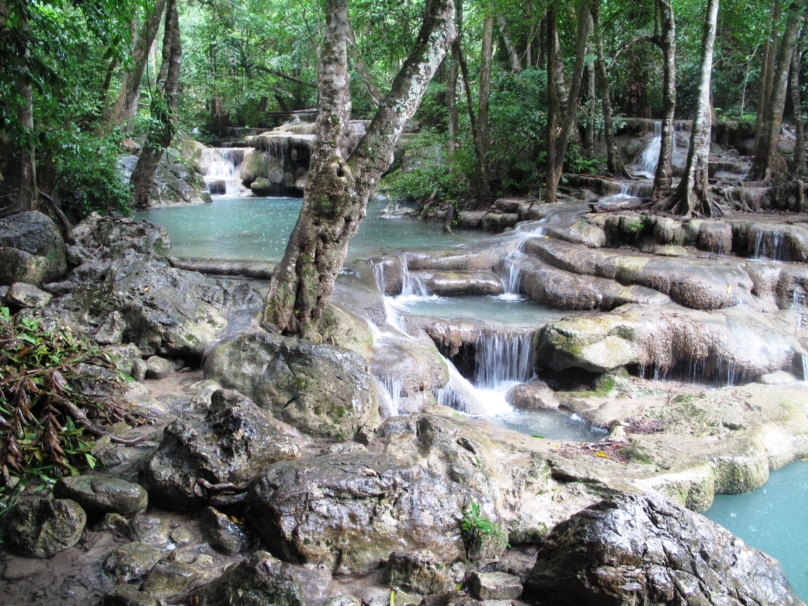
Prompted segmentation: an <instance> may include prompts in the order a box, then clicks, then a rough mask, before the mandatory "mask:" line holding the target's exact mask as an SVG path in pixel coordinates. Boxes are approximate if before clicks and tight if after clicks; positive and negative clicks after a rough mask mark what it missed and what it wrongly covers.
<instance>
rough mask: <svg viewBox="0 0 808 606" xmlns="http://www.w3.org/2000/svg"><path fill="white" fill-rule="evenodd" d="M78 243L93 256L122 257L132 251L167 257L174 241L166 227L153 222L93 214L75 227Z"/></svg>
mask: <svg viewBox="0 0 808 606" xmlns="http://www.w3.org/2000/svg"><path fill="white" fill-rule="evenodd" d="M73 238H74V239H75V240H76V243H77V245H79V246H81V247H82V248H83V249H86V250H88V251H93V256H94V257H96V258H104V259H110V260H111V259H119V258H121V257H123V256H124V254H125V253H126V251H128V250H132V251H134V252H136V253H139V254H142V255H146V256H156V257H165V256H166V255H168V253H169V252H170V250H171V240H170V239H169V237H168V231H167V230H166V228H165V227H162V226H160V225H157V224H156V223H152V222H151V221H139V220H135V219H121V218H116V217H102V216H101V215H99V214H97V213H92V214H91V215H90V216H89V217H87V218H86V219H85V220H84V221H82V222H81V223H79V224H78V225H77V226H76V227H74V228H73Z"/></svg>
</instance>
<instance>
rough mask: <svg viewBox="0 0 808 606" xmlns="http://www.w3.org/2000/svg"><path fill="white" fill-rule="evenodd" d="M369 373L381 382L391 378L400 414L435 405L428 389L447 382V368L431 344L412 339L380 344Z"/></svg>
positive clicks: (441, 385) (430, 390)
mask: <svg viewBox="0 0 808 606" xmlns="http://www.w3.org/2000/svg"><path fill="white" fill-rule="evenodd" d="M372 370H373V375H374V376H375V377H377V378H378V379H379V380H380V381H382V382H383V383H384V382H385V381H388V382H389V379H390V378H393V379H395V382H396V383H397V384H399V385H400V386H401V391H400V392H399V393H398V394H395V395H396V396H397V399H398V412H399V413H401V414H404V413H413V412H421V411H422V410H423V409H424V408H426V407H427V406H431V405H433V404H435V396H434V395H433V394H432V390H433V389H440V388H441V387H443V386H444V385H446V384H447V383H448V382H449V367H448V366H447V364H446V362H445V361H444V360H443V358H442V357H441V356H440V354H439V353H438V350H437V349H435V347H434V345H432V344H431V343H421V342H420V341H415V340H414V339H395V340H394V339H390V340H387V341H385V342H384V343H382V344H380V345H379V346H378V347H377V348H376V351H375V354H374V356H373V363H372Z"/></svg>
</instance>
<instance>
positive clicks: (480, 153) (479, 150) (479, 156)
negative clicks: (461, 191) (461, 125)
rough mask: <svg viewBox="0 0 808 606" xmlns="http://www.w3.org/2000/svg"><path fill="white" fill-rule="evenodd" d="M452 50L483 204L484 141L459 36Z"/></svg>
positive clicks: (485, 198) (485, 174)
mask: <svg viewBox="0 0 808 606" xmlns="http://www.w3.org/2000/svg"><path fill="white" fill-rule="evenodd" d="M452 50H453V51H454V52H455V53H456V54H457V58H458V62H459V63H460V73H461V74H462V76H463V90H465V92H466V107H467V108H468V112H469V123H470V124H471V135H472V139H473V141H474V157H475V159H476V160H477V172H476V175H475V179H476V181H475V189H476V194H477V204H478V205H479V206H483V204H485V203H486V202H487V201H488V198H489V196H490V190H489V188H488V170H487V167H486V163H485V143H484V141H483V137H482V133H481V132H480V122H479V121H478V120H477V115H476V114H475V112H474V101H473V97H472V94H471V80H470V79H469V68H468V64H467V63H466V57H465V55H464V54H463V47H462V46H461V43H460V38H459V37H458V38H456V39H455V41H454V43H453V45H452Z"/></svg>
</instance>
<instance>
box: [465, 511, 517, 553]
mask: <svg viewBox="0 0 808 606" xmlns="http://www.w3.org/2000/svg"><path fill="white" fill-rule="evenodd" d="M460 530H461V531H462V532H463V538H464V539H465V540H466V541H467V543H468V544H470V545H474V546H477V547H479V546H481V545H482V544H483V541H485V540H486V539H494V540H496V541H504V540H505V539H506V537H505V533H504V532H502V531H501V530H500V529H499V526H498V525H497V524H495V523H494V522H492V521H491V520H489V519H488V518H486V517H485V516H483V515H482V512H481V510H480V506H479V505H478V504H477V503H476V502H475V501H472V502H471V507H470V509H469V511H466V512H464V513H463V522H462V523H461V525H460Z"/></svg>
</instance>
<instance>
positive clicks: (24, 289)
mask: <svg viewBox="0 0 808 606" xmlns="http://www.w3.org/2000/svg"><path fill="white" fill-rule="evenodd" d="M52 299H53V295H50V294H48V293H46V292H45V291H44V290H39V289H38V288H37V287H36V286H34V285H33V284H26V283H25V282H15V283H14V284H12V285H11V288H9V289H8V293H7V294H6V302H7V303H9V304H10V305H16V306H17V307H28V308H34V309H35V308H39V307H45V306H46V305H47V304H48V303H50V302H51V300H52Z"/></svg>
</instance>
